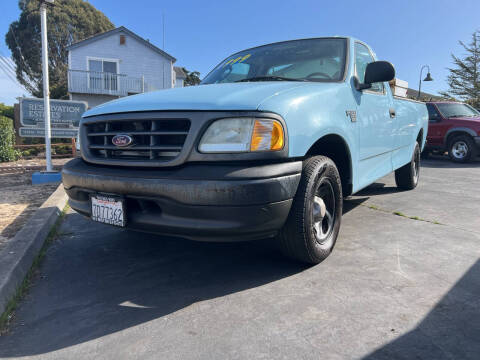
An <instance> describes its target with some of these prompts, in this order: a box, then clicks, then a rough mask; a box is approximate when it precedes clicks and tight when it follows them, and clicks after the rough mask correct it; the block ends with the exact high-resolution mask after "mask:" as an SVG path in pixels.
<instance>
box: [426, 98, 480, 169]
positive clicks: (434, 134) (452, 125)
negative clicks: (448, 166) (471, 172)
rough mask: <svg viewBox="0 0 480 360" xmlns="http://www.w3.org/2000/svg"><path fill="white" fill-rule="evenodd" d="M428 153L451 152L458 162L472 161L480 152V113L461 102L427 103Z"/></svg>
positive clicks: (452, 157) (454, 159)
mask: <svg viewBox="0 0 480 360" xmlns="http://www.w3.org/2000/svg"><path fill="white" fill-rule="evenodd" d="M427 109H428V117H429V122H428V135H427V144H426V147H425V152H426V153H427V154H428V153H429V152H431V151H442V152H443V151H448V155H449V156H450V159H452V160H453V161H455V162H467V161H471V160H473V159H474V158H475V157H476V156H477V154H479V152H480V112H478V111H477V110H475V109H474V108H473V107H471V106H470V105H467V104H463V103H459V102H447V101H436V102H428V103H427Z"/></svg>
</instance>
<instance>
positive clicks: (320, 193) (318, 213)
mask: <svg viewBox="0 0 480 360" xmlns="http://www.w3.org/2000/svg"><path fill="white" fill-rule="evenodd" d="M334 223H335V192H334V191H333V187H332V185H331V184H330V182H329V181H324V182H322V183H321V184H320V185H319V186H318V189H317V191H316V192H315V196H314V198H313V233H314V234H315V238H316V240H317V242H318V243H319V244H320V245H328V244H327V242H328V240H329V237H330V234H331V233H332V231H333V225H334Z"/></svg>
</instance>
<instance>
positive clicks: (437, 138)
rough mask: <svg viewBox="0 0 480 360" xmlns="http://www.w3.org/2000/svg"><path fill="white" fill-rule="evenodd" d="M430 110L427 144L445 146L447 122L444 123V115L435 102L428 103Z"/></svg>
mask: <svg viewBox="0 0 480 360" xmlns="http://www.w3.org/2000/svg"><path fill="white" fill-rule="evenodd" d="M427 110H428V133H427V134H428V135H427V136H428V137H427V144H428V145H429V146H439V147H441V146H443V139H444V138H445V133H446V129H445V128H444V127H445V123H444V122H443V123H442V116H441V115H440V112H439V111H438V110H437V107H436V106H435V105H433V104H427Z"/></svg>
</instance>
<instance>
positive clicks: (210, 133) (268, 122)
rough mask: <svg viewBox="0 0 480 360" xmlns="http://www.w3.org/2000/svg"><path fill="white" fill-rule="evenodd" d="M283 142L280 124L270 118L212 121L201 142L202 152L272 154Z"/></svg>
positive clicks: (281, 147) (200, 148) (279, 148)
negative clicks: (265, 152)
mask: <svg viewBox="0 0 480 360" xmlns="http://www.w3.org/2000/svg"><path fill="white" fill-rule="evenodd" d="M284 143H285V139H284V132H283V127H282V124H281V123H280V122H279V121H277V120H273V119H255V118H231V119H221V120H217V121H215V122H214V123H213V124H211V125H210V127H209V128H208V129H207V131H206V132H205V134H204V135H203V137H202V140H201V141H200V146H199V150H200V152H203V153H230V152H232V153H235V152H249V151H275V150H281V149H283V145H284Z"/></svg>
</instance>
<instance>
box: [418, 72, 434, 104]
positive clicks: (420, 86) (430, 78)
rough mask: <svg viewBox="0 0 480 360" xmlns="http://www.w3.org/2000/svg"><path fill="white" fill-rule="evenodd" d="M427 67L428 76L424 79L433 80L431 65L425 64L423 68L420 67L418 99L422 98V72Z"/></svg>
mask: <svg viewBox="0 0 480 360" xmlns="http://www.w3.org/2000/svg"><path fill="white" fill-rule="evenodd" d="M425 68H427V76H426V77H425V79H423V81H433V79H432V77H431V75H430V66H428V65H423V66H422V68H421V69H420V80H419V82H418V95H417V100H419V99H420V94H421V91H422V72H423V69H425Z"/></svg>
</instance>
